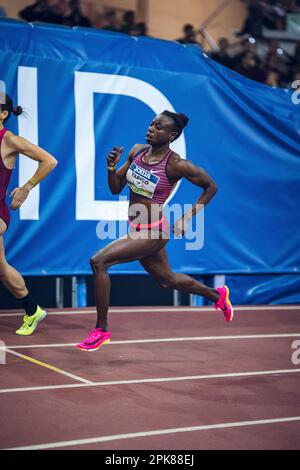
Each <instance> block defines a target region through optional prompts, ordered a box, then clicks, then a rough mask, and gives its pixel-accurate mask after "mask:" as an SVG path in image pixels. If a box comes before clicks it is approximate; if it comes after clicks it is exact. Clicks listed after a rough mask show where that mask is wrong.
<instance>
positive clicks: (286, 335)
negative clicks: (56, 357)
mask: <svg viewBox="0 0 300 470" xmlns="http://www.w3.org/2000/svg"><path fill="white" fill-rule="evenodd" d="M299 336H300V333H278V334H270V335H234V336H192V337H184V338H154V339H132V340H131V339H130V340H120V341H110V343H108V345H110V346H111V345H114V344H142V343H174V342H177V341H218V340H228V339H272V338H298V337H299ZM76 344H77V343H52V344H27V345H25V344H22V345H13V346H7V347H8V348H12V349H35V348H63V347H73V346H76ZM4 348H5V347H3V346H2V349H4ZM0 350H1V347H0Z"/></svg>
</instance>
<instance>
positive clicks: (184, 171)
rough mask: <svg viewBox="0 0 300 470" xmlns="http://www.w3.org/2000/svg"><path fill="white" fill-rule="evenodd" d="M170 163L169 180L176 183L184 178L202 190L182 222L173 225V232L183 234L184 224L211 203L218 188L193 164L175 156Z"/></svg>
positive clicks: (206, 174)
mask: <svg viewBox="0 0 300 470" xmlns="http://www.w3.org/2000/svg"><path fill="white" fill-rule="evenodd" d="M170 163H171V164H170V165H169V167H168V175H169V178H170V179H175V180H177V181H178V180H179V179H181V178H186V179H187V180H188V181H190V182H191V183H193V184H194V185H195V186H198V187H200V188H202V189H203V192H202V194H201V196H200V197H199V198H198V200H197V201H196V202H195V204H194V205H193V206H192V207H191V208H190V209H189V210H188V211H187V212H186V213H185V214H184V215H183V217H182V220H179V221H177V223H176V224H175V227H174V232H175V233H176V232H177V233H178V232H180V231H181V232H182V233H184V232H185V229H184V226H185V224H186V223H187V222H188V221H189V220H190V219H191V218H192V217H193V216H194V215H195V214H196V213H197V212H198V211H200V210H201V209H203V207H204V206H206V205H207V204H208V203H209V202H210V201H211V199H212V198H213V197H214V195H215V194H216V192H217V191H218V187H217V185H216V183H215V182H214V180H213V179H212V178H211V177H210V176H209V175H208V173H206V171H205V170H203V168H200V167H198V166H196V165H195V164H194V163H193V162H191V161H189V160H184V159H182V158H180V157H179V156H176V157H175V158H173V159H172V161H171V162H170ZM181 228H182V230H181ZM177 233H176V234H177ZM182 233H181V234H182Z"/></svg>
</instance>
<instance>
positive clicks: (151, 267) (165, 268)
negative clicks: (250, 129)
mask: <svg viewBox="0 0 300 470" xmlns="http://www.w3.org/2000/svg"><path fill="white" fill-rule="evenodd" d="M140 263H141V265H142V266H143V268H144V269H145V270H146V271H147V272H148V273H149V274H151V276H153V277H154V278H155V279H156V280H157V281H158V282H160V281H164V280H166V279H169V278H170V277H171V276H172V274H173V273H172V270H171V267H170V265H169V261H168V255H167V252H166V249H165V248H162V249H161V250H159V251H158V252H157V253H154V254H152V255H150V256H147V257H145V258H143V259H142V260H140Z"/></svg>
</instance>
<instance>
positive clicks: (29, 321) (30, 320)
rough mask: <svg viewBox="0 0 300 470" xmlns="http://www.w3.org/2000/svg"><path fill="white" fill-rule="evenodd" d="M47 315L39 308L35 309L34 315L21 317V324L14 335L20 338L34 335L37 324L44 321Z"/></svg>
mask: <svg viewBox="0 0 300 470" xmlns="http://www.w3.org/2000/svg"><path fill="white" fill-rule="evenodd" d="M46 315H47V313H46V312H45V310H42V309H41V307H38V308H37V311H36V312H35V314H34V315H31V316H29V315H25V316H24V317H23V324H22V326H21V327H20V328H19V329H18V330H17V331H16V335H20V336H29V335H32V333H34V331H35V329H36V327H37V326H38V324H39V323H40V322H41V321H42V320H44V318H45V317H46Z"/></svg>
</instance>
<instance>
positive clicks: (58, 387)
mask: <svg viewBox="0 0 300 470" xmlns="http://www.w3.org/2000/svg"><path fill="white" fill-rule="evenodd" d="M299 372H300V369H281V370H265V371H258V372H256V371H254V372H233V373H227V374H208V375H191V376H183V377H160V378H154V379H135V380H115V381H107V382H92V383H90V384H85V383H80V384H66V385H45V386H42V387H22V388H6V389H0V394H1V393H17V392H22V393H24V392H33V391H44V390H61V389H67V388H82V387H102V386H108V385H130V384H147V383H161V382H180V381H184V380H205V379H226V378H238V377H255V376H263V375H278V374H296V373H299Z"/></svg>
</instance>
